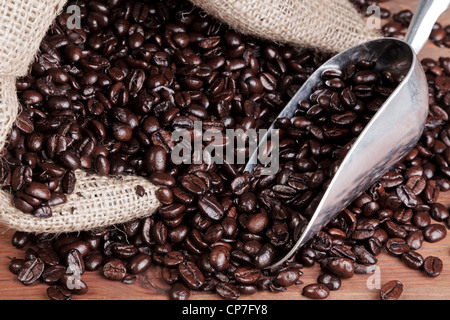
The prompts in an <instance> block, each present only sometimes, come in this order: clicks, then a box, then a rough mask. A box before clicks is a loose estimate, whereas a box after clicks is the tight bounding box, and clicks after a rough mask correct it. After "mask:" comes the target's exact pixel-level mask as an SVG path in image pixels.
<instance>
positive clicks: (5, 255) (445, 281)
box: [0, 0, 450, 300]
mask: <svg viewBox="0 0 450 320" xmlns="http://www.w3.org/2000/svg"><path fill="white" fill-rule="evenodd" d="M416 3H417V1H411V0H396V1H393V0H392V1H388V2H386V3H384V4H383V6H386V7H388V8H391V9H392V10H393V12H398V11H399V10H400V9H405V8H410V9H414V8H415V5H416ZM439 22H441V23H442V25H444V26H446V25H449V24H450V13H447V14H445V15H444V16H443V17H442V18H441V19H440V20H439ZM440 56H450V49H438V48H437V47H436V46H434V45H432V44H429V45H427V46H426V48H425V49H424V50H423V51H422V54H421V57H431V58H435V59H436V58H438V57H440ZM441 202H442V203H444V204H446V205H450V193H446V194H442V195H441ZM12 234H13V231H12V230H2V228H1V226H0V300H5V299H14V300H16V299H28V300H37V299H47V295H46V288H47V286H46V285H44V284H41V283H35V284H32V285H30V286H24V285H22V284H21V283H20V282H19V281H18V280H17V277H16V276H14V275H13V274H12V273H10V272H9V271H8V265H9V261H10V258H11V257H23V255H24V252H23V251H22V250H17V249H15V248H14V247H13V246H12V245H11V242H10V241H11V235H12ZM418 252H419V253H421V254H422V255H423V256H424V257H427V256H429V255H433V256H437V257H440V258H441V259H442V260H443V262H444V270H443V272H442V274H441V275H440V276H439V277H437V278H429V277H427V276H426V275H424V273H423V272H421V271H417V270H411V269H408V268H407V267H406V266H404V264H403V263H402V262H401V261H400V259H398V258H395V257H392V256H390V255H388V254H387V253H383V254H381V255H380V256H378V257H377V258H378V260H379V262H378V267H379V269H378V271H377V272H376V273H375V274H374V275H373V274H370V275H355V276H354V277H353V278H352V279H348V280H343V282H342V287H341V289H340V290H339V291H335V292H332V293H331V294H330V296H329V298H328V299H336V300H372V299H378V297H379V290H378V289H376V285H377V280H378V281H379V283H378V284H384V283H386V282H388V281H390V280H400V281H402V283H403V284H404V292H403V295H402V297H401V299H405V300H431V299H433V300H450V236H449V237H447V239H445V240H443V241H441V242H439V243H435V244H430V243H424V246H423V247H422V248H421V249H420V250H418ZM303 272H304V275H303V276H302V278H301V280H302V281H303V282H304V284H305V285H306V284H309V283H314V282H316V279H317V276H318V274H319V268H318V267H313V268H306V269H304V270H303ZM82 279H83V280H84V281H85V282H86V283H87V285H88V286H89V292H88V293H87V294H86V295H83V296H79V297H75V299H127V300H128V299H133V300H134V299H136V300H138V299H139V300H142V299H147V300H150V299H151V300H156V299H167V290H168V285H167V284H165V282H164V281H163V280H161V277H160V270H159V268H157V267H152V268H151V269H150V270H149V271H148V272H147V273H146V274H144V275H141V276H140V277H139V278H138V280H137V281H136V282H135V283H134V284H123V283H121V282H114V281H110V280H106V279H105V278H103V277H102V275H101V274H100V273H98V272H88V273H86V274H84V275H83V276H82ZM303 286H304V285H297V286H293V287H290V288H288V290H287V291H285V292H281V293H270V292H261V293H258V294H255V295H252V296H242V297H241V298H240V300H249V299H250V300H253V299H258V300H296V299H305V298H304V297H303V296H302V295H301V292H302V288H303ZM374 287H375V288H374ZM191 299H192V300H206V299H217V296H216V295H213V294H205V293H201V292H192V293H191Z"/></svg>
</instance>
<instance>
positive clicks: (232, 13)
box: [0, 0, 379, 233]
mask: <svg viewBox="0 0 450 320" xmlns="http://www.w3.org/2000/svg"><path fill="white" fill-rule="evenodd" d="M191 1H192V3H193V4H194V5H197V6H199V7H200V8H202V9H203V10H204V11H205V12H206V13H208V14H211V15H213V16H214V17H216V18H218V19H220V20H222V21H223V22H224V23H226V24H228V25H230V26H231V27H233V28H235V29H236V30H237V31H239V32H241V33H244V34H249V35H253V36H256V37H260V38H264V39H268V40H272V41H275V42H279V43H286V44H290V45H293V46H297V47H302V48H315V49H318V50H321V51H326V52H339V51H341V50H344V49H347V48H349V47H351V46H354V45H356V44H359V43H361V42H364V41H368V40H372V39H375V38H377V37H379V35H378V34H376V33H374V32H373V31H370V30H369V29H367V28H366V26H365V23H364V20H363V18H362V17H361V16H360V15H359V14H358V13H357V11H356V10H355V8H354V7H353V6H352V5H351V4H350V3H349V2H348V1H347V0H191ZM65 3H66V0H0V150H2V148H3V147H4V146H5V143H6V141H7V137H8V134H9V132H10V131H11V128H12V126H13V124H14V121H15V119H16V117H17V114H18V109H19V104H18V101H17V94H16V91H15V81H16V78H17V77H19V76H24V75H26V73H27V71H28V67H29V65H30V63H31V62H32V61H33V58H34V56H35V55H36V53H37V50H38V49H39V45H40V43H41V41H42V39H43V37H44V35H45V33H46V32H47V30H48V28H49V27H50V25H51V24H52V22H53V20H54V19H55V17H56V16H57V14H59V13H60V11H61V10H62V8H63V6H64V4H65ZM0 161H1V159H0ZM76 174H77V185H76V190H75V192H73V193H72V194H71V195H69V196H68V202H67V203H66V204H64V205H61V206H57V207H54V208H52V210H53V216H52V217H51V218H48V219H42V218H36V217H34V216H33V215H30V214H25V213H23V212H20V211H19V210H17V209H16V208H15V207H14V205H13V203H12V195H11V194H10V193H8V192H6V191H0V223H2V224H3V225H6V226H7V227H8V228H11V229H14V230H20V231H26V232H31V233H63V232H73V231H81V230H89V229H94V228H97V227H105V226H110V225H114V224H119V223H123V222H126V221H129V220H132V219H135V218H138V217H144V216H148V215H151V214H152V213H154V212H155V211H156V210H157V209H158V207H159V205H160V203H159V202H158V200H157V199H156V197H155V192H156V190H157V187H156V186H154V185H152V184H151V183H150V182H149V181H147V180H146V179H144V178H139V177H100V176H96V175H91V176H88V175H87V174H86V173H84V172H82V171H77V173H76ZM137 186H142V187H143V188H144V189H145V191H146V193H145V195H144V196H142V197H140V196H138V195H137V194H136V187H137Z"/></svg>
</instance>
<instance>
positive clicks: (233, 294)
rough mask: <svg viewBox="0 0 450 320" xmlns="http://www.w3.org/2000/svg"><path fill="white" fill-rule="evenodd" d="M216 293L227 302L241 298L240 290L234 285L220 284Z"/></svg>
mask: <svg viewBox="0 0 450 320" xmlns="http://www.w3.org/2000/svg"><path fill="white" fill-rule="evenodd" d="M216 293H217V294H218V295H219V296H220V297H222V298H223V299H225V300H236V299H238V298H239V297H240V293H239V290H238V289H237V287H236V286H235V285H233V284H229V283H222V282H219V283H218V284H217V285H216Z"/></svg>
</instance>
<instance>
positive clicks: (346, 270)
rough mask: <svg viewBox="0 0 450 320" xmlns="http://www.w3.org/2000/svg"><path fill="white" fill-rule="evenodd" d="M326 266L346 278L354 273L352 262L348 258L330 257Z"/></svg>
mask: <svg viewBox="0 0 450 320" xmlns="http://www.w3.org/2000/svg"><path fill="white" fill-rule="evenodd" d="M325 266H326V268H327V269H328V270H329V271H330V272H332V273H334V274H335V275H337V276H338V277H340V278H343V279H348V278H351V277H353V275H354V272H355V271H354V267H353V262H352V261H351V260H350V259H348V258H330V259H329V260H328V261H327V262H326V265H325Z"/></svg>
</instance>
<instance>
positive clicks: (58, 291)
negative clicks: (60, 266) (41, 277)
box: [47, 285, 72, 300]
mask: <svg viewBox="0 0 450 320" xmlns="http://www.w3.org/2000/svg"><path fill="white" fill-rule="evenodd" d="M47 296H48V297H49V298H50V299H51V300H71V299H72V293H71V292H70V290H67V289H66V288H64V287H63V286H60V285H55V286H51V287H48V288H47Z"/></svg>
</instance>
